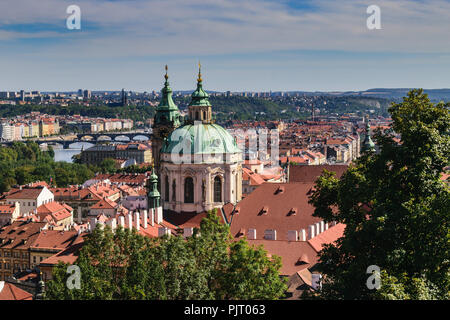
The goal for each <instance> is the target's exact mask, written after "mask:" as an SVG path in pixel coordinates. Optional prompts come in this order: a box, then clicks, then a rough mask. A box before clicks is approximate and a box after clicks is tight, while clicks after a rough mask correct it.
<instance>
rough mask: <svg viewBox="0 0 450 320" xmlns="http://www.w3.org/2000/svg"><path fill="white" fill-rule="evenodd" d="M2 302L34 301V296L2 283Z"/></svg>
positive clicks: (0, 283)
mask: <svg viewBox="0 0 450 320" xmlns="http://www.w3.org/2000/svg"><path fill="white" fill-rule="evenodd" d="M0 300H33V295H32V294H31V293H28V292H26V291H25V290H22V289H20V288H18V287H16V286H15V285H13V284H12V283H8V282H5V281H0Z"/></svg>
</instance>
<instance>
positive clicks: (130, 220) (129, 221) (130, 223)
mask: <svg viewBox="0 0 450 320" xmlns="http://www.w3.org/2000/svg"><path fill="white" fill-rule="evenodd" d="M127 225H128V229H130V231H131V229H132V228H133V214H132V213H131V212H130V213H129V214H128V215H127Z"/></svg>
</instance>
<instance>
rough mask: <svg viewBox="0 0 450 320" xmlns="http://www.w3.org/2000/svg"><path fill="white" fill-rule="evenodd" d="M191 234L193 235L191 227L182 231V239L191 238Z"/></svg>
mask: <svg viewBox="0 0 450 320" xmlns="http://www.w3.org/2000/svg"><path fill="white" fill-rule="evenodd" d="M193 233H194V228H192V227H190V228H184V229H183V237H185V238H187V237H190V236H192V234H193Z"/></svg>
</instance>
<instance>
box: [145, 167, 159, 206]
mask: <svg viewBox="0 0 450 320" xmlns="http://www.w3.org/2000/svg"><path fill="white" fill-rule="evenodd" d="M147 191H148V194H147V199H148V208H149V209H156V208H158V207H160V200H161V195H160V193H159V191H158V176H157V175H156V174H155V168H154V167H153V169H152V174H151V175H150V178H149V179H148V184H147Z"/></svg>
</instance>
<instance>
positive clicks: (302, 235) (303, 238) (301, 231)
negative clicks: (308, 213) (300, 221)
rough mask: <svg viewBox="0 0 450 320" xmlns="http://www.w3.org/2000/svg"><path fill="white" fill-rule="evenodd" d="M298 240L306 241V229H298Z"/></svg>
mask: <svg viewBox="0 0 450 320" xmlns="http://www.w3.org/2000/svg"><path fill="white" fill-rule="evenodd" d="M300 241H306V230H305V229H302V230H300Z"/></svg>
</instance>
